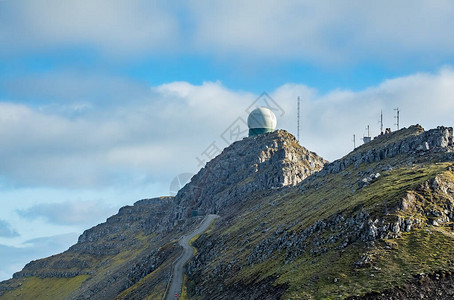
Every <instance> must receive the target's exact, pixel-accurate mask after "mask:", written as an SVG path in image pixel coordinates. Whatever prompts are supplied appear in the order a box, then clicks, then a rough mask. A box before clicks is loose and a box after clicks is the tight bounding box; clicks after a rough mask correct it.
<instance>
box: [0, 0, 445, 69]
mask: <svg viewBox="0 0 454 300" xmlns="http://www.w3.org/2000/svg"><path fill="white" fill-rule="evenodd" d="M453 15H454V3H452V1H443V0H442V1H436V2H434V1H431V2H429V1H423V0H416V1H399V2H398V3H396V2H395V1H367V2H364V1H354V0H352V1H342V2H328V1H290V0H289V1H287V0H284V1H279V2H276V1H271V0H265V1H258V0H253V1H247V2H245V1H215V2H213V1H190V2H188V3H180V2H175V1H152V2H149V1H139V0H134V1H127V2H124V1H113V2H112V1H107V0H100V1H94V2H93V1H85V0H84V1H73V0H69V1H64V2H61V1H46V2H45V3H44V2H37V1H11V0H9V1H8V0H7V1H1V2H0V20H1V21H0V37H1V38H0V43H1V44H2V45H7V46H6V47H2V49H3V50H1V51H0V53H2V52H3V54H7V55H12V54H14V53H24V52H28V51H30V50H34V51H48V50H52V49H53V50H55V49H64V48H68V47H73V46H76V47H81V48H91V49H95V50H97V51H100V52H101V53H103V54H107V55H113V56H114V57H117V58H118V57H123V58H124V59H126V58H127V59H128V60H129V59H134V58H133V57H137V55H138V56H139V57H144V56H149V55H156V54H159V55H162V54H166V53H167V54H171V55H174V54H181V53H185V54H191V53H203V54H208V55H212V56H218V57H221V56H224V55H227V56H229V57H232V56H238V55H239V56H243V57H244V58H245V59H247V60H251V59H252V60H254V59H263V58H266V59H269V58H272V60H287V59H298V60H302V61H304V62H312V63H316V64H319V65H320V64H321V65H327V64H332V63H349V62H350V63H351V62H358V61H362V62H364V61H368V60H369V59H370V57H374V59H375V60H380V61H383V62H386V63H388V64H392V65H396V64H397V65H399V63H400V62H401V61H406V62H408V60H409V59H411V60H413V59H414V58H415V57H418V58H419V59H420V60H424V61H425V62H426V63H430V62H440V61H443V59H445V58H447V57H450V58H452V53H453V49H454V41H453V40H452V39H450V38H449V36H447V35H446V32H447V31H446V29H447V28H453V27H454V18H453V17H452V16H453ZM418 63H421V61H418Z"/></svg>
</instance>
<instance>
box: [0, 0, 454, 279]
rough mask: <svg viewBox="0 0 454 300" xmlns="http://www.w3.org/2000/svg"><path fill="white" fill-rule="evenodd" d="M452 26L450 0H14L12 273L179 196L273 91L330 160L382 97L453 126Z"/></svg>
mask: <svg viewBox="0 0 454 300" xmlns="http://www.w3.org/2000/svg"><path fill="white" fill-rule="evenodd" d="M450 28H454V4H453V3H452V1H443V0H437V1H430V2H429V1H418V0H416V1H415V0H413V1H409V0H408V1H407V0H405V1H350V0H349V1H342V2H341V1H338V2H333V1H285V0H284V1H266V0H265V1H255V0H253V1H247V2H246V1H187V2H185V3H181V2H180V1H140V0H131V1H107V0H98V1H88V0H81V1H72V0H68V1H57V0H50V1H27V0H21V1H13V0H3V1H0V45H1V47H0V155H1V157H2V162H1V164H0V201H1V202H2V210H1V211H0V279H7V278H9V277H10V276H11V275H12V273H13V272H15V271H19V270H20V269H21V268H22V267H23V266H24V265H25V263H27V262H28V261H30V260H32V259H37V258H41V257H45V256H48V255H51V254H55V253H57V252H60V251H64V250H65V249H67V248H68V247H69V246H70V245H71V244H73V243H75V242H76V241H77V237H78V235H80V234H81V233H82V231H83V230H85V229H87V228H89V227H91V226H93V225H96V224H98V223H100V222H103V221H104V220H105V219H106V218H107V217H108V216H110V215H112V214H114V213H115V212H116V211H117V210H118V208H119V207H121V206H123V205H130V204H132V203H134V202H135V201H137V200H139V199H142V198H148V197H154V196H160V195H167V194H169V193H170V192H171V191H172V189H171V188H170V184H171V182H172V180H173V179H174V178H175V177H176V176H177V175H179V174H182V173H195V172H197V170H198V169H199V168H200V165H199V162H198V160H197V158H199V159H200V158H203V157H204V152H205V150H207V149H208V147H209V146H210V145H213V143H214V144H215V145H216V146H217V147H218V148H220V149H222V148H223V147H225V146H227V145H228V144H229V142H231V141H225V140H224V139H223V137H225V136H223V133H224V132H225V131H226V130H228V129H229V128H230V126H231V125H232V124H236V123H235V122H236V121H238V120H241V119H243V120H244V119H245V118H246V117H247V113H246V111H247V110H248V107H249V106H250V105H251V104H252V103H255V101H256V100H257V99H259V102H260V101H261V100H260V98H259V96H260V95H261V94H262V92H267V93H268V95H269V96H270V97H271V98H272V99H273V100H274V101H275V102H276V103H278V104H279V106H280V107H281V108H282V115H280V116H278V127H279V128H282V129H286V130H288V131H289V132H291V133H293V134H296V99H297V97H298V96H300V97H301V99H302V126H301V144H303V145H304V146H305V147H307V148H308V149H310V150H312V151H315V152H317V153H318V154H320V155H322V156H323V157H325V158H326V159H328V160H334V159H337V158H340V157H342V156H343V155H345V154H346V153H348V151H350V150H351V149H352V147H353V142H352V137H353V134H355V135H356V137H357V138H358V139H360V138H361V137H362V136H363V135H364V134H365V133H366V130H365V128H366V126H367V125H370V128H371V133H372V134H373V135H377V134H378V130H379V124H378V119H379V114H380V111H381V110H382V111H383V113H384V120H385V126H386V127H391V128H393V129H395V128H396V126H395V119H394V118H393V117H394V113H395V112H394V109H395V108H396V107H399V109H400V111H401V127H403V126H409V125H412V124H416V123H419V124H422V125H423V126H424V127H425V128H432V127H435V126H438V125H447V126H452V113H453V112H454V100H453V99H454V39H453V38H452V34H451V32H450V30H449V29H450ZM205 158H207V157H205Z"/></svg>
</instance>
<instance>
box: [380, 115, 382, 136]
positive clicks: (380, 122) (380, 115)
mask: <svg viewBox="0 0 454 300" xmlns="http://www.w3.org/2000/svg"><path fill="white" fill-rule="evenodd" d="M380 134H383V111H382V110H381V111H380Z"/></svg>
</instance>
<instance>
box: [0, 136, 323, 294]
mask: <svg viewBox="0 0 454 300" xmlns="http://www.w3.org/2000/svg"><path fill="white" fill-rule="evenodd" d="M325 163H326V161H325V160H323V159H322V158H320V157H319V156H317V155H316V154H315V153H312V152H310V151H308V150H306V149H305V148H303V147H301V146H300V145H299V144H298V143H297V142H296V140H295V138H294V137H293V136H291V135H290V134H288V133H287V132H285V131H281V130H280V131H276V132H273V133H269V134H265V135H261V136H257V137H252V138H245V139H243V140H242V141H238V142H236V143H234V144H232V145H231V146H229V147H227V148H226V149H225V150H224V151H223V152H222V153H221V154H220V155H219V156H218V157H216V158H215V159H213V160H212V161H211V162H208V163H207V165H206V166H205V168H203V169H202V170H201V171H200V172H199V173H198V174H197V175H195V176H194V177H193V178H192V180H191V182H190V183H189V184H188V185H187V186H185V187H184V188H183V189H182V190H181V191H180V192H179V193H178V195H177V196H176V197H175V198H173V197H163V198H155V199H146V200H141V201H139V202H136V203H135V204H134V206H127V207H123V208H122V209H120V211H119V213H118V214H117V215H115V216H113V217H111V218H109V219H108V220H107V221H106V222H105V223H103V224H100V225H98V226H95V227H93V228H91V229H89V230H87V231H85V232H84V233H83V234H82V235H81V236H80V237H79V241H78V243H77V244H75V245H74V246H72V247H71V248H70V249H68V250H67V251H65V252H64V253H61V254H58V255H54V256H51V257H48V258H45V259H41V260H37V261H33V262H31V263H29V264H27V265H26V266H25V267H24V269H23V270H22V271H20V272H18V273H16V274H14V278H13V279H11V280H8V281H4V282H1V283H0V298H1V299H17V298H22V299H32V298H36V299H114V298H115V299H131V298H133V299H144V298H149V299H160V298H161V297H162V296H163V294H164V292H165V289H166V285H167V283H168V279H169V277H170V272H171V269H172V263H173V261H174V260H175V259H176V257H177V256H178V255H179V254H180V252H181V249H180V248H179V247H178V245H177V243H176V240H177V239H178V238H179V237H180V236H182V235H183V234H184V233H187V232H189V231H191V230H192V229H193V228H194V227H195V226H196V224H197V223H198V222H199V221H200V218H199V217H193V216H194V215H196V214H194V213H193V212H194V211H196V212H197V214H200V213H203V212H218V213H219V214H221V215H228V214H231V213H233V212H234V211H239V210H241V209H242V205H243V202H246V199H253V198H256V197H257V195H260V194H270V193H274V192H275V191H277V190H280V189H282V188H283V187H286V186H294V185H296V184H298V183H299V182H301V181H302V180H303V179H304V178H306V177H307V176H309V175H311V174H313V173H314V172H316V171H318V170H320V169H321V168H322V167H323V165H324V164H325Z"/></svg>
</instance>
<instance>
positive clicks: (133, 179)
mask: <svg viewBox="0 0 454 300" xmlns="http://www.w3.org/2000/svg"><path fill="white" fill-rule="evenodd" d="M103 81H104V79H101V84H100V85H99V90H98V92H99V93H103V92H104V90H107V89H108V87H105V86H103V84H102V82H103ZM452 82H454V71H453V70H452V69H451V68H450V67H445V68H442V69H441V70H440V71H439V72H437V73H420V74H414V75H411V76H406V77H401V78H395V79H391V80H387V81H385V82H382V83H381V84H379V85H377V86H374V87H370V88H367V89H364V90H362V91H358V92H354V91H349V90H334V91H332V92H330V93H326V94H319V93H318V92H317V90H316V89H314V88H311V87H307V86H305V85H301V84H286V85H283V86H281V87H279V88H278V89H276V90H275V91H269V94H270V95H271V97H272V98H273V99H274V100H275V101H276V102H277V103H279V105H280V106H281V107H282V108H283V109H284V111H285V114H284V115H283V116H282V117H280V118H279V120H278V126H279V127H280V128H283V129H287V130H289V131H290V132H292V133H295V130H296V98H297V97H298V96H301V98H302V132H301V135H302V139H301V142H302V144H303V145H306V146H307V147H309V148H311V149H312V150H315V151H317V152H318V153H319V154H321V155H323V156H325V157H326V158H327V159H329V160H333V159H336V158H339V157H341V156H342V155H344V154H346V153H347V152H348V151H349V149H351V146H352V143H351V142H350V139H351V138H352V136H353V134H356V135H357V137H362V135H363V134H364V132H365V129H364V128H365V127H366V126H367V125H370V127H371V130H372V133H374V134H378V123H377V122H378V116H379V114H380V110H383V112H384V115H385V126H386V127H391V128H394V127H395V126H394V123H395V120H394V119H393V115H394V111H393V109H394V108H396V107H399V108H400V110H401V125H402V126H404V125H406V126H408V125H411V124H415V123H421V124H422V125H424V126H426V127H434V126H437V125H450V122H451V120H450V111H452V110H453V109H454V102H453V101H451V99H452V98H453V96H454V84H453V83H452ZM93 84H96V83H93ZM25 87H26V88H25V89H27V86H26V85H25ZM82 88H83V86H82ZM128 88H129V89H130V90H131V95H135V91H136V89H137V87H136V85H135V84H132V85H130V86H125V87H124V90H125V92H124V95H120V96H119V97H120V100H118V101H112V102H103V103H102V104H101V105H100V104H99V103H98V102H96V101H87V102H86V103H85V106H84V108H81V109H79V110H78V113H77V115H74V114H68V113H67V111H68V110H71V107H72V105H74V104H70V107H69V108H67V109H63V108H62V107H64V104H62V105H58V106H48V105H41V106H36V105H26V104H14V103H9V102H0V124H1V126H0V146H1V147H0V155H1V156H2V157H8V159H7V160H6V161H4V163H3V164H2V165H0V178H2V180H3V183H4V184H14V185H18V186H21V185H22V186H43V185H44V186H58V187H61V188H94V187H100V186H104V187H106V186H112V185H115V184H119V183H121V184H123V185H124V184H132V185H134V184H139V185H141V184H144V183H145V182H147V181H149V182H150V181H153V180H159V179H162V178H166V180H167V181H168V182H169V183H170V180H171V178H173V177H174V176H176V175H177V174H179V173H182V172H186V171H191V172H195V171H197V169H198V168H199V167H200V166H198V164H197V160H196V157H197V156H200V154H201V153H202V152H203V151H204V150H205V149H206V148H207V147H208V146H209V145H210V143H212V142H213V141H215V142H216V141H217V143H218V146H219V147H221V148H223V147H225V146H227V143H226V142H225V141H224V140H223V139H222V137H221V135H222V133H223V132H224V131H225V130H226V129H227V128H229V126H230V125H231V124H232V123H233V122H234V121H235V120H236V119H237V118H238V117H241V118H243V119H245V118H246V117H247V113H246V109H247V108H248V106H249V105H250V104H251V103H253V102H254V101H255V100H256V98H257V97H258V96H259V95H255V94H252V93H247V92H242V91H234V90H230V89H228V88H226V87H225V86H223V85H222V84H221V83H219V82H206V83H204V84H202V85H192V84H190V83H187V82H173V83H168V84H164V85H161V86H157V87H152V88H150V89H148V92H142V93H140V95H139V96H136V97H132V98H130V99H129V98H128V95H127V94H128V93H127V92H126V91H127V90H128ZM56 89H57V91H56V93H59V91H58V87H57V88H56ZM90 89H91V87H88V90H90ZM49 92H52V89H50V88H49V89H47V91H46V93H49ZM79 92H80V93H85V92H84V91H83V90H81V91H79ZM37 95H39V92H37ZM136 95H137V94H136Z"/></svg>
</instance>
